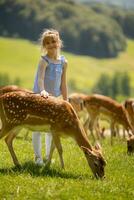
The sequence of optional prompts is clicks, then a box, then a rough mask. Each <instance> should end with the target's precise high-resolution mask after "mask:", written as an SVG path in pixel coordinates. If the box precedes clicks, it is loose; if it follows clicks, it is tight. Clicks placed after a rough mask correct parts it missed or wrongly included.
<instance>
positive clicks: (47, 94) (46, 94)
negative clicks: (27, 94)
mask: <svg viewBox="0 0 134 200" xmlns="http://www.w3.org/2000/svg"><path fill="white" fill-rule="evenodd" d="M40 95H41V96H42V97H44V98H48V96H49V93H48V92H47V91H46V90H42V91H41V93H40Z"/></svg>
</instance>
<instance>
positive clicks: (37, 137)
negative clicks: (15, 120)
mask: <svg viewBox="0 0 134 200" xmlns="http://www.w3.org/2000/svg"><path fill="white" fill-rule="evenodd" d="M32 143H33V149H34V153H35V157H37V158H41V159H42V155H41V147H42V145H41V133H40V132H34V133H33V135H32ZM51 143H52V134H51V133H45V145H46V146H45V147H46V151H45V152H46V159H48V158H49V154H50V148H51Z"/></svg>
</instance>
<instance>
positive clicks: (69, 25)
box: [0, 0, 134, 58]
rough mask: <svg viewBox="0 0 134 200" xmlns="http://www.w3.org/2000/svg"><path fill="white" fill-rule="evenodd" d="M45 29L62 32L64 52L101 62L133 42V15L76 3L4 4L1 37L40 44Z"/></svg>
mask: <svg viewBox="0 0 134 200" xmlns="http://www.w3.org/2000/svg"><path fill="white" fill-rule="evenodd" d="M44 28H55V29H57V30H59V31H60V33H61V36H62V38H63V41H64V50H66V51H69V52H73V53H76V54H83V55H90V56H95V57H98V58H103V57H107V58H108V57H116V56H118V54H119V52H120V51H124V50H125V49H126V36H127V37H132V38H134V14H133V12H129V11H125V10H123V9H121V8H120V9H119V8H118V9H117V8H115V7H110V8H109V7H108V6H104V5H103V6H100V5H97V4H96V5H95V4H94V5H90V4H86V5H83V4H80V3H77V2H74V1H73V0H65V1H62V0H55V1H53V0H46V1H39V0H34V1H32V0H27V1H26V0H2V1H0V35H1V36H8V37H9V36H10V37H23V38H27V39H30V40H33V41H37V39H38V38H39V35H40V33H41V32H42V30H43V29H44Z"/></svg>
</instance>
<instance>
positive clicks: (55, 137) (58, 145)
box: [53, 133, 64, 169]
mask: <svg viewBox="0 0 134 200" xmlns="http://www.w3.org/2000/svg"><path fill="white" fill-rule="evenodd" d="M53 140H54V144H55V147H56V148H57V151H58V154H59V157H60V163H61V167H62V168H63V169H64V160H63V149H62V145H61V141H60V137H59V136H58V135H57V134H55V133H53Z"/></svg>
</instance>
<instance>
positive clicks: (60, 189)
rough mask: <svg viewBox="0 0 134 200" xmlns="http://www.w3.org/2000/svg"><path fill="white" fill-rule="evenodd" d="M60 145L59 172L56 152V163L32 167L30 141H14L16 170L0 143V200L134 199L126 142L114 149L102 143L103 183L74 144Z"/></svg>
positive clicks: (132, 164)
mask: <svg viewBox="0 0 134 200" xmlns="http://www.w3.org/2000/svg"><path fill="white" fill-rule="evenodd" d="M42 139H43V141H44V136H42ZM43 144H44V143H43ZM62 144H63V151H64V155H63V156H64V161H65V170H62V169H61V168H60V164H59V158H58V154H57V152H55V153H54V156H53V159H54V161H55V162H54V163H52V165H51V167H50V169H45V168H44V167H37V166H35V165H34V162H33V159H34V156H33V149H32V144H31V139H29V140H28V141H25V140H24V139H22V138H20V139H16V140H15V142H14V147H15V150H16V153H17V156H18V158H19V161H20V163H21V165H22V167H21V168H20V169H17V168H15V167H14V165H13V163H12V160H11V157H10V155H9V152H8V150H7V147H6V145H5V143H4V142H3V141H0V160H1V162H0V199H2V200H5V199H6V200H11V199H13V200H18V199H19V200H22V199H23V200H25V199H29V200H33V199H52V200H53V199H55V200H60V199H63V200H89V199H91V200H92V199H94V200H102V199H105V200H107V199H109V200H111V199H112V200H113V199H116V200H122V199H124V200H125V199H129V200H133V199H134V173H133V172H134V156H128V155H127V154H126V142H125V141H115V142H114V146H113V147H111V146H110V141H109V140H105V141H104V142H103V151H104V155H105V158H106V160H107V166H106V178H105V179H104V180H96V179H94V178H93V177H92V173H91V170H90V169H89V167H88V164H87V162H86V160H85V157H84V155H83V154H82V152H81V150H80V149H79V148H78V146H76V144H75V142H74V141H73V140H71V139H69V138H68V139H63V140H62ZM43 150H44V148H43ZM42 154H44V152H42Z"/></svg>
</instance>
